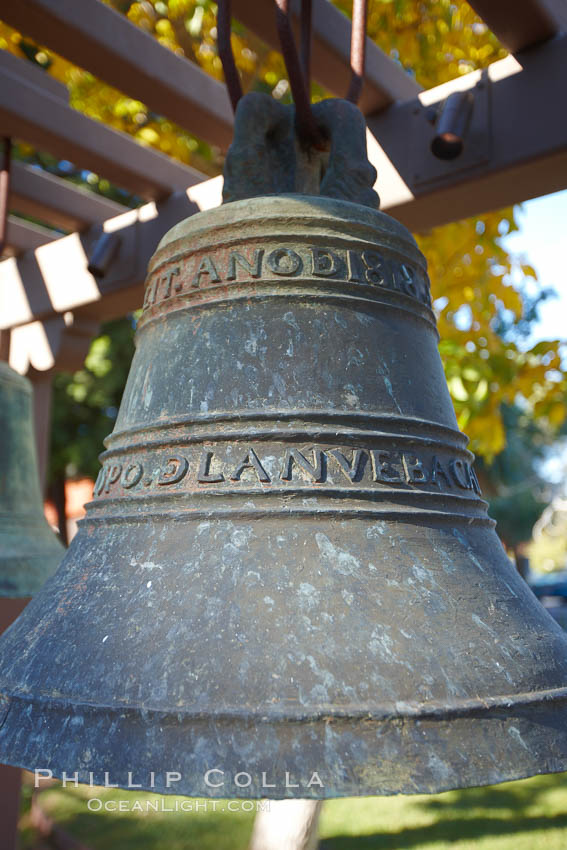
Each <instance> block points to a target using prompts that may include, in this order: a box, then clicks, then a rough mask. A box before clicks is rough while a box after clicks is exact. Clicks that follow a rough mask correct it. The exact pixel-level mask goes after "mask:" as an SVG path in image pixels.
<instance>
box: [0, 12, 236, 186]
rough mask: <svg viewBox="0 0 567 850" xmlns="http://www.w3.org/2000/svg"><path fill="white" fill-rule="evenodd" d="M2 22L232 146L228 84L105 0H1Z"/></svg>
mask: <svg viewBox="0 0 567 850" xmlns="http://www.w3.org/2000/svg"><path fill="white" fill-rule="evenodd" d="M0 18H1V19H2V20H3V21H6V23H8V24H10V25H11V26H13V27H16V28H17V29H19V30H20V31H21V32H23V33H25V34H26V35H28V36H31V37H32V38H34V39H36V40H37V41H38V42H39V43H40V44H44V45H46V46H47V47H50V48H53V50H56V51H57V52H58V53H61V54H62V55H63V56H65V57H66V58H67V59H69V60H70V61H71V62H75V63H76V64H77V65H79V66H80V67H81V68H86V69H87V70H89V71H91V72H92V73H93V74H95V75H96V76H97V77H100V79H102V80H105V81H106V82H107V83H110V85H112V86H115V87H116V88H118V89H120V91H123V92H125V93H126V94H128V95H130V96H131V97H134V98H137V99H138V100H141V101H142V102H143V103H145V104H146V105H147V106H149V107H150V108H151V109H153V110H154V112H157V113H158V114H159V115H166V116H167V117H168V118H170V119H171V120H172V121H175V122H176V123H177V124H179V126H180V127H184V128H185V129H186V130H189V131H190V132H192V133H196V134H197V135H198V136H199V137H200V138H202V139H205V140H206V141H208V142H210V143H211V144H214V145H218V146H219V147H220V148H222V149H223V150H225V149H226V148H227V147H228V145H229V144H230V141H231V138H232V123H233V117H232V109H231V107H230V102H229V99H228V95H227V93H226V90H225V87H224V85H223V84H222V83H219V82H218V81H217V80H215V79H213V78H212V77H211V76H209V75H208V74H206V73H205V72H204V71H202V70H201V68H199V66H198V65H196V64H194V63H192V62H189V61H188V60H187V59H185V58H183V57H180V56H178V55H177V54H175V53H174V52H173V51H172V50H169V49H168V48H166V47H164V46H163V45H161V44H160V43H159V42H158V41H157V40H156V39H155V38H153V36H151V35H149V33H147V32H144V30H142V29H140V28H139V27H136V26H135V25H134V24H132V23H131V22H130V21H129V20H128V19H127V18H126V17H125V16H124V15H121V14H120V13H119V12H116V11H115V10H114V9H112V8H110V7H109V6H107V5H105V4H104V3H101V2H100V0H80V2H77V0H17V2H13V0H0ZM95 170H96V169H95Z"/></svg>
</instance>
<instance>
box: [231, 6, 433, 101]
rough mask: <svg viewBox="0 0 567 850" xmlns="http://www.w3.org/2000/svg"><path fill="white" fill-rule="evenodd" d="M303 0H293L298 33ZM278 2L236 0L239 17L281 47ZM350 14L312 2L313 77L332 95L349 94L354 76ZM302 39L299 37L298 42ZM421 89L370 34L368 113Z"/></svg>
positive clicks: (365, 98)
mask: <svg viewBox="0 0 567 850" xmlns="http://www.w3.org/2000/svg"><path fill="white" fill-rule="evenodd" d="M300 5H301V3H300V0H293V2H292V3H291V4H290V6H291V9H292V14H293V18H294V24H295V28H296V35H297V33H298V29H297V28H298V17H299V9H300ZM274 7H275V4H274V3H273V2H267V3H266V2H258V0H233V3H232V13H233V15H234V17H235V18H237V19H238V20H239V21H241V22H242V23H243V24H244V25H245V26H246V27H248V28H249V29H251V30H252V31H253V32H255V33H256V35H258V36H259V37H260V38H262V39H263V40H264V41H266V42H267V43H268V44H269V45H270V47H272V48H273V49H274V50H278V51H279V49H280V46H279V40H278V35H277V31H276V25H275V12H274ZM350 31H351V24H350V20H349V19H348V18H347V17H346V16H345V15H343V14H342V13H341V12H339V10H338V9H336V8H335V7H334V6H333V5H332V3H330V2H329V0H314V2H313V44H312V48H311V53H312V60H311V65H312V73H313V77H314V78H315V79H316V80H317V81H318V82H319V83H321V85H323V86H325V88H327V89H329V91H330V92H332V94H333V95H336V96H338V97H345V96H346V92H347V90H348V86H349V82H350ZM298 43H299V42H298ZM419 91H421V86H419V85H418V84H417V83H416V81H415V80H414V78H413V77H412V76H410V74H408V73H406V72H405V71H404V70H403V68H402V67H401V66H400V65H398V64H397V63H396V62H394V61H393V60H392V59H390V58H389V57H388V56H386V54H385V53H384V52H383V51H382V50H380V48H379V47H378V46H377V45H376V44H374V42H373V41H371V40H370V39H369V38H367V39H366V78H365V81H364V86H363V90H362V95H361V97H360V103H359V106H360V109H361V110H362V112H363V113H364V114H365V115H368V114H369V113H372V112H377V111H379V110H381V109H384V108H385V107H386V106H389V105H390V104H391V103H393V102H394V101H396V100H407V99H408V98H410V97H415V96H416V95H417V93H418V92H419Z"/></svg>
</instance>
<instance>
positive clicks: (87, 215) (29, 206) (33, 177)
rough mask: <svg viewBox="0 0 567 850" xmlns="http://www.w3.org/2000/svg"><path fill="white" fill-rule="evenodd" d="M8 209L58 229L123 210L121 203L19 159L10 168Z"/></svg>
mask: <svg viewBox="0 0 567 850" xmlns="http://www.w3.org/2000/svg"><path fill="white" fill-rule="evenodd" d="M10 209H12V210H13V211H15V212H17V213H20V214H21V215H26V216H31V217H32V218H36V219H39V220H40V221H44V222H45V223H46V224H49V225H50V226H51V227H56V228H61V229H62V230H83V229H84V228H85V227H88V226H89V225H90V224H97V223H101V222H103V221H106V219H108V218H112V217H113V216H116V215H120V214H121V213H123V212H126V207H123V206H122V205H121V204H117V203H115V202H114V201H110V200H108V199H107V198H104V197H102V196H101V195H97V194H95V193H94V192H89V191H87V190H86V189H80V188H78V187H77V186H75V185H73V183H71V182H70V181H69V180H63V179H61V178H60V177H55V176H54V175H52V174H48V173H47V172H46V171H42V170H41V169H39V168H35V167H32V166H30V165H24V164H23V163H21V162H13V163H12V167H11V170H10Z"/></svg>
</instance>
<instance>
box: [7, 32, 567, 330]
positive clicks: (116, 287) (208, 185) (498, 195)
mask: <svg viewBox="0 0 567 850" xmlns="http://www.w3.org/2000/svg"><path fill="white" fill-rule="evenodd" d="M521 62H522V64H520V62H519V61H517V60H516V59H514V58H513V57H508V58H506V59H503V60H502V61H500V62H496V63H494V64H493V65H491V66H490V67H489V68H488V69H487V70H485V71H482V72H481V71H475V72H473V73H472V74H468V75H466V76H463V77H459V78H458V79H455V80H452V81H450V82H449V83H445V84H444V85H442V86H437V87H436V88H434V89H430V90H429V91H427V92H423V93H422V94H420V96H419V97H418V98H413V99H411V100H408V101H406V102H404V103H402V104H396V105H394V106H392V107H390V108H389V109H387V110H385V111H382V112H381V113H379V114H378V115H375V116H371V117H370V118H369V119H368V125H369V131H368V135H367V140H368V146H369V156H370V159H371V161H372V162H373V164H374V165H375V166H376V168H377V170H378V181H377V189H378V190H379V192H380V195H381V198H382V209H384V210H385V211H387V212H389V213H390V214H391V215H393V216H394V217H395V218H397V219H399V220H400V221H401V222H402V223H404V224H405V225H406V226H407V227H409V228H410V230H413V231H423V230H427V229H429V228H432V227H436V226H438V225H440V224H445V223H446V222H449V221H454V220H456V219H459V218H464V217H466V216H473V215H479V214H481V213H483V212H487V211H489V210H493V209H498V208H500V207H503V206H508V205H510V204H514V203H517V202H520V201H524V200H526V199H528V198H532V197H537V196H539V195H544V194H546V193H549V192H554V191H559V190H560V189H565V188H567V114H566V113H565V112H564V111H563V110H561V109H558V108H557V104H560V103H561V102H562V100H561V98H562V93H563V80H564V79H565V78H566V77H567V36H561V37H559V38H556V39H553V40H551V41H549V42H546V43H545V44H543V45H541V46H540V47H537V48H533V49H532V50H530V51H529V52H526V53H525V54H523V55H522V60H521ZM479 84H481V85H482V86H483V88H482V89H480V88H478V86H479ZM463 90H470V91H471V92H474V106H473V118H472V122H471V127H472V129H471V132H472V137H465V150H464V152H463V154H462V157H458V158H457V159H455V160H451V161H440V160H437V159H436V158H435V157H434V156H433V154H431V152H430V148H429V145H430V141H431V137H432V134H433V133H434V132H435V130H434V127H433V126H432V125H431V123H430V120H429V113H430V111H431V109H432V108H436V107H437V106H438V105H440V104H442V103H443V102H444V101H445V100H446V98H447V96H448V95H449V94H451V93H452V92H454V91H463ZM526 116H530V119H529V120H526ZM428 134H429V135H428ZM467 139H468V141H469V143H470V144H468V145H467ZM471 139H472V142H471ZM417 166H419V168H418V167H417ZM220 186H221V178H214V179H213V180H210V181H206V182H204V183H201V184H200V185H199V186H195V187H192V188H191V189H190V190H188V192H187V193H176V194H175V195H173V196H172V197H171V198H170V199H168V200H167V201H164V202H163V203H161V204H146V205H145V206H144V207H141V208H140V209H138V210H133V211H131V212H129V213H126V214H124V215H122V216H118V217H117V218H115V219H110V220H109V221H107V222H106V223H105V225H104V229H105V231H107V232H114V233H116V234H117V235H119V236H120V250H119V252H118V254H117V257H116V260H115V261H114V262H113V264H112V267H111V269H110V270H109V274H108V275H107V276H105V277H104V278H103V279H102V280H95V279H94V278H93V277H92V276H91V275H89V274H88V272H87V270H86V269H87V263H88V255H89V251H90V250H92V245H93V244H94V242H95V240H96V238H97V236H98V235H99V234H100V232H101V228H100V227H98V228H97V227H91V228H90V229H89V230H88V231H87V232H86V233H85V234H83V235H79V234H72V235H70V236H66V237H64V238H62V239H59V240H57V241H56V242H54V243H53V244H49V245H44V246H43V247H40V248H39V249H37V250H36V251H35V252H28V253H26V254H25V255H24V256H23V257H20V258H18V260H17V261H16V260H14V259H10V260H5V261H4V262H2V263H0V330H2V329H5V328H10V327H15V326H18V325H24V324H26V323H28V322H32V321H34V319H41V320H44V319H47V318H48V317H49V316H53V315H55V314H57V313H63V312H64V311H66V310H72V311H73V312H74V314H75V315H76V316H77V317H85V318H91V319H101V320H102V319H107V318H111V317H112V316H120V315H124V314H125V313H127V312H128V311H130V310H134V309H136V308H137V307H139V306H140V304H141V303H142V297H143V285H144V278H145V270H146V264H147V261H148V259H149V257H150V255H151V253H152V252H153V250H154V249H155V247H156V245H157V243H158V241H159V239H160V238H161V236H162V235H163V234H164V233H165V232H166V231H167V230H168V229H169V228H170V227H171V226H172V225H173V224H174V223H176V222H177V221H179V220H180V219H182V218H184V217H186V216H188V215H191V214H192V213H193V212H195V211H197V210H198V209H205V208H211V207H213V206H216V205H218V204H219V203H220Z"/></svg>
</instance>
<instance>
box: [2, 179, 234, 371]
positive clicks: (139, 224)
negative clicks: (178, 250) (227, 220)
mask: <svg viewBox="0 0 567 850" xmlns="http://www.w3.org/2000/svg"><path fill="white" fill-rule="evenodd" d="M221 192H222V178H219V177H215V178H213V179H212V180H208V181H206V182H205V183H202V184H200V185H199V186H194V187H191V188H190V189H189V190H187V191H186V192H176V193H174V194H173V195H171V196H170V197H169V198H168V199H167V200H166V201H164V202H162V203H160V204H155V203H149V204H145V205H144V206H142V207H140V208H138V209H136V210H130V211H128V212H127V213H124V214H123V215H120V216H117V217H116V218H112V219H109V220H108V221H106V222H105V223H104V225H102V226H101V225H93V226H92V227H91V228H89V230H88V231H86V232H85V233H83V234H79V233H71V234H69V235H68V236H63V237H61V238H60V239H57V240H56V241H55V242H54V243H53V244H52V245H43V246H42V247H39V248H37V249H36V250H35V251H27V252H26V253H25V255H24V256H22V257H18V258H17V259H15V258H13V257H11V258H9V259H6V260H4V261H2V262H0V330H3V329H6V328H11V327H14V326H17V325H28V324H29V323H30V322H31V323H33V322H34V321H36V320H41V321H43V320H49V319H51V318H52V317H54V316H57V315H62V314H65V313H67V312H68V311H73V312H75V311H78V310H79V308H85V309H84V310H83V311H82V313H81V314H80V315H79V313H76V315H77V317H78V318H79V319H84V318H89V319H91V318H92V319H95V320H99V319H102V315H103V313H104V316H105V317H106V318H113V317H116V316H123V315H125V314H126V313H127V312H128V311H129V310H135V309H137V308H138V307H139V306H140V305H141V303H142V300H143V287H144V279H145V276H146V268H147V264H148V261H149V259H150V257H151V255H152V254H153V252H154V250H155V248H156V246H157V244H158V242H159V240H160V239H161V237H162V236H163V235H164V234H165V233H166V232H167V231H168V230H169V229H170V227H173V225H174V224H176V223H177V222H178V221H181V220H182V219H184V218H186V217H187V216H189V215H192V214H193V213H195V212H198V211H199V210H200V209H210V208H211V207H216V206H218V205H219V204H220V202H221ZM103 232H106V233H116V234H117V236H118V238H119V243H118V249H117V251H116V254H115V257H114V258H113V261H112V264H111V267H110V269H109V271H108V274H107V275H106V276H105V277H104V278H102V279H97V278H95V277H93V275H91V274H90V273H89V271H88V263H89V258H90V257H91V255H92V252H93V248H94V246H95V245H96V242H97V240H98V238H99V237H100V235H101V234H102V233H103ZM37 368H39V366H38V367H37Z"/></svg>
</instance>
